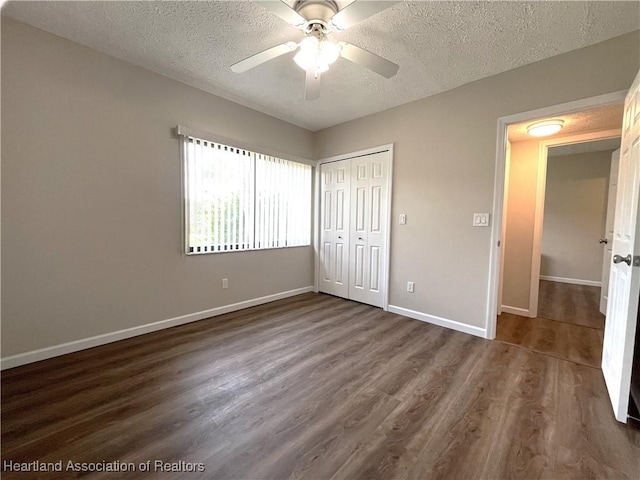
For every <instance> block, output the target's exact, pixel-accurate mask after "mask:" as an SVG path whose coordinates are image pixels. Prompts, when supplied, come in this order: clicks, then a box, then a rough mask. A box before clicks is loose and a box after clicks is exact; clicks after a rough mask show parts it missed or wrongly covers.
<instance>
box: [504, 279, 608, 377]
mask: <svg viewBox="0 0 640 480" xmlns="http://www.w3.org/2000/svg"><path fill="white" fill-rule="evenodd" d="M599 302H600V288H599V287H588V286H584V285H571V284H568V283H558V282H549V281H545V280H542V281H541V282H540V297H539V303H538V317H537V318H528V317H521V316H518V315H512V314H509V313H503V314H501V315H500V316H498V330H497V335H496V340H499V341H502V342H504V343H508V344H511V345H516V346H519V347H523V348H526V349H528V350H532V351H534V352H538V353H543V354H545V355H550V356H552V357H556V358H560V359H564V360H569V361H571V362H574V363H577V364H580V365H586V366H590V367H595V368H600V363H601V360H602V340H603V336H604V315H602V314H601V313H600V312H599V311H598V306H599Z"/></svg>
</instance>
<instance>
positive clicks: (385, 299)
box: [313, 143, 393, 311]
mask: <svg viewBox="0 0 640 480" xmlns="http://www.w3.org/2000/svg"><path fill="white" fill-rule="evenodd" d="M382 152H388V153H389V175H387V192H388V195H387V213H388V217H389V219H388V222H389V223H388V224H387V238H386V242H387V248H386V250H387V252H386V255H385V266H384V267H385V276H384V277H385V278H384V284H383V288H384V292H383V294H382V309H383V310H385V311H389V308H390V306H389V282H390V278H389V271H390V268H389V267H390V265H391V227H392V226H393V214H392V212H391V197H392V194H393V191H392V187H393V143H388V144H386V145H379V146H377V147H371V148H365V149H364V150H358V151H357V152H351V153H344V154H340V155H334V156H333V157H327V158H322V159H320V160H317V163H316V182H315V187H316V191H315V209H314V212H315V218H314V224H313V226H314V238H313V245H314V250H315V274H314V284H315V286H316V290H315V291H316V292H318V288H319V285H320V279H319V275H320V251H319V250H318V249H319V248H320V247H319V245H320V166H321V165H322V164H323V163H330V162H339V161H340V160H348V159H350V158H356V157H363V156H365V155H372V154H374V153H382Z"/></svg>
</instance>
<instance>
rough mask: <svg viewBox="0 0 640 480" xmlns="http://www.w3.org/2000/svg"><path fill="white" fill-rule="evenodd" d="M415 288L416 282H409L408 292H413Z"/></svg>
mask: <svg viewBox="0 0 640 480" xmlns="http://www.w3.org/2000/svg"><path fill="white" fill-rule="evenodd" d="M414 289H415V284H414V283H413V282H407V292H409V293H413V291H414Z"/></svg>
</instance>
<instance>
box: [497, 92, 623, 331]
mask: <svg viewBox="0 0 640 480" xmlns="http://www.w3.org/2000/svg"><path fill="white" fill-rule="evenodd" d="M626 93H627V91H626V90H620V91H617V92H613V93H607V94H604V95H598V96H595V97H590V98H584V99H581V100H576V101H573V102H567V103H561V104H559V105H552V106H549V107H544V108H539V109H537V110H530V111H528V112H521V113H516V114H513V115H506V116H504V117H500V118H498V125H497V127H498V128H497V130H498V131H497V135H496V163H495V165H496V166H495V175H494V189H493V218H494V222H493V225H492V228H491V243H490V245H491V250H490V254H489V262H490V263H489V279H488V280H489V281H488V284H489V285H488V291H487V311H486V315H487V317H486V322H485V325H486V332H487V338H491V339H492V338H495V334H496V323H497V318H498V288H499V282H500V279H499V275H500V262H501V256H502V248H500V247H498V242H500V240H501V232H502V221H503V218H502V208H503V203H504V180H505V178H504V173H505V158H506V145H507V127H508V126H509V124H512V123H519V122H524V121H527V120H535V119H538V118H542V117H551V116H555V115H563V114H568V113H573V112H579V111H581V110H586V109H589V108H593V107H601V106H605V105H612V104H615V103H621V102H624V98H625V96H626ZM500 243H501V244H502V242H500ZM503 310H504V307H503Z"/></svg>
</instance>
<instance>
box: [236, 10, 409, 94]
mask: <svg viewBox="0 0 640 480" xmlns="http://www.w3.org/2000/svg"><path fill="white" fill-rule="evenodd" d="M258 3H260V4H261V5H262V6H263V7H264V8H265V9H267V10H269V11H271V12H273V13H275V14H276V15H278V16H279V17H280V18H282V19H283V20H284V21H286V22H287V23H289V24H290V25H291V26H293V27H295V28H298V29H299V30H302V31H303V32H304V33H305V35H306V37H305V38H304V39H303V40H302V41H301V42H300V43H296V42H287V43H284V44H282V45H277V46H275V47H271V48H269V49H267V50H264V51H262V52H260V53H257V54H255V55H252V56H250V57H249V58H246V59H244V60H242V61H240V62H237V63H235V64H233V65H231V70H232V71H233V72H236V73H243V72H246V71H247V70H250V69H252V68H254V67H257V66H258V65H261V64H263V63H265V62H267V61H269V60H273V59H274V58H277V57H279V56H281V55H284V54H286V53H289V52H293V51H295V50H298V53H296V55H295V57H294V61H295V62H296V64H297V65H298V66H299V67H300V68H302V69H303V70H305V71H306V81H305V99H307V100H315V99H317V98H319V97H320V74H321V73H324V72H326V71H327V70H329V66H330V65H331V64H332V63H334V62H335V61H336V60H337V59H338V57H342V58H345V59H347V60H349V61H351V62H353V63H356V64H358V65H361V66H363V67H366V68H368V69H369V70H371V71H373V72H375V73H378V74H379V75H382V76H383V77H386V78H391V77H393V76H394V75H395V74H396V73H397V72H398V69H399V68H400V67H399V66H398V65H396V64H395V63H393V62H390V61H389V60H387V59H385V58H382V57H379V56H378V55H376V54H374V53H371V52H369V51H367V50H365V49H363V48H360V47H357V46H355V45H351V44H349V43H346V42H340V43H338V44H335V43H333V42H330V41H329V40H328V39H327V36H328V35H329V34H330V33H332V32H334V31H342V30H346V29H348V28H349V27H351V26H353V25H355V24H356V23H359V22H361V21H362V20H364V19H366V18H368V17H370V16H372V15H374V14H376V13H378V12H380V11H382V10H385V9H386V8H388V6H389V3H388V2H384V3H383V4H382V5H380V4H377V2H358V1H354V2H352V3H350V4H349V5H347V7H345V8H343V9H342V10H338V5H337V4H336V2H334V1H333V0H297V1H296V2H295V4H294V6H293V8H291V7H289V5H287V4H286V3H284V1H261V2H258ZM394 3H398V2H394Z"/></svg>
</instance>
